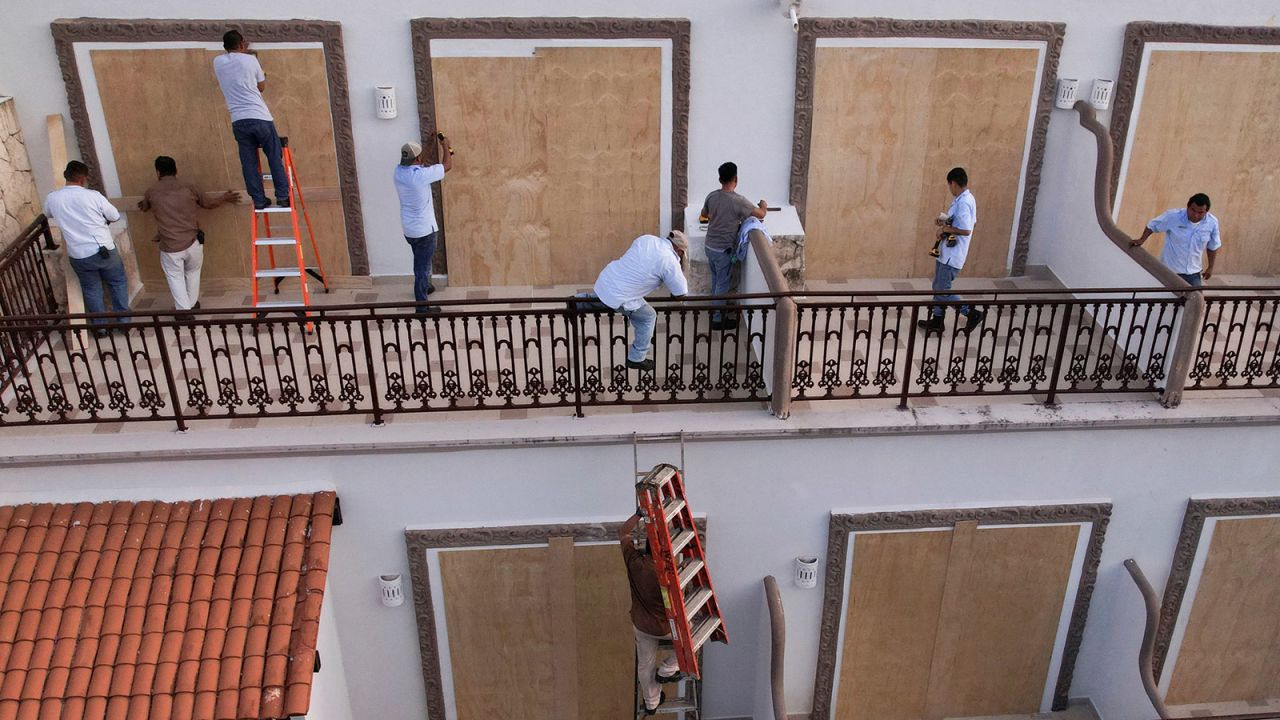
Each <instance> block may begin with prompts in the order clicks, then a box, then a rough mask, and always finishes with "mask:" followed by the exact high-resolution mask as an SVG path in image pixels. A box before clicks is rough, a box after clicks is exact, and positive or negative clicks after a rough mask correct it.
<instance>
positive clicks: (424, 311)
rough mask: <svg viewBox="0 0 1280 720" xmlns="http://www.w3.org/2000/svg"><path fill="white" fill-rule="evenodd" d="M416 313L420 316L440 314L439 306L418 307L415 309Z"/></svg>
mask: <svg viewBox="0 0 1280 720" xmlns="http://www.w3.org/2000/svg"><path fill="white" fill-rule="evenodd" d="M414 312H415V313H417V314H418V315H434V314H436V313H438V312H440V306H439V305H418V306H417V307H415V308H414Z"/></svg>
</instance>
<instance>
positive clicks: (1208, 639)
mask: <svg viewBox="0 0 1280 720" xmlns="http://www.w3.org/2000/svg"><path fill="white" fill-rule="evenodd" d="M1277 557H1280V518H1273V517H1270V518H1245V519H1220V520H1218V521H1217V523H1216V526H1215V528H1214V531H1213V538H1212V540H1210V542H1209V550H1208V555H1207V557H1206V558H1205V564H1204V571H1203V573H1202V574H1201V576H1200V583H1199V589H1198V590H1197V591H1196V597H1195V601H1194V603H1193V605H1192V608H1191V616H1190V618H1189V619H1188V622H1187V626H1186V632H1185V634H1184V636H1183V640H1182V646H1181V649H1180V650H1179V651H1178V657H1177V661H1176V664H1175V665H1174V673H1173V679H1172V682H1171V683H1170V685H1169V693H1168V696H1167V698H1166V700H1167V701H1168V702H1169V703H1170V704H1171V705H1184V704H1193V703H1211V702H1227V701H1246V702H1247V701H1255V700H1266V699H1272V698H1277V697H1280V574H1278V573H1276V571H1275V563H1276V558H1277Z"/></svg>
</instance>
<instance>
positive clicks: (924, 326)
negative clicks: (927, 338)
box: [916, 315, 946, 334]
mask: <svg viewBox="0 0 1280 720" xmlns="http://www.w3.org/2000/svg"><path fill="white" fill-rule="evenodd" d="M916 326H917V327H919V328H920V329H921V330H924V331H925V334H928V333H935V332H936V333H940V332H942V331H943V329H944V328H946V323H945V322H943V320H942V316H941V315H931V316H929V319H928V320H919V321H917V322H916Z"/></svg>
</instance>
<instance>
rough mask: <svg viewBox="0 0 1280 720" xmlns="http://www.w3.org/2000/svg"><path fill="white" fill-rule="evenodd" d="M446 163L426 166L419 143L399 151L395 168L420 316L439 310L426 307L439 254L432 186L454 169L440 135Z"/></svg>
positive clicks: (414, 291)
mask: <svg viewBox="0 0 1280 720" xmlns="http://www.w3.org/2000/svg"><path fill="white" fill-rule="evenodd" d="M437 137H438V138H439V141H440V147H441V153H440V157H441V158H442V160H443V162H442V163H439V164H435V165H427V164H426V163H427V158H426V151H425V150H423V149H422V145H421V144H419V143H416V142H407V143H405V144H404V145H403V146H402V147H401V148H400V165H398V166H397V167H396V171H395V178H394V179H395V183H396V194H397V195H399V196H400V225H401V228H402V229H403V230H404V239H405V240H407V241H409V247H410V248H412V249H413V299H414V300H417V301H418V312H420V313H424V312H437V311H439V308H438V307H432V306H429V305H427V304H426V300H427V295H428V294H430V293H431V291H432V290H434V289H435V288H434V287H432V285H431V258H432V256H433V255H435V252H436V237H437V236H438V235H439V234H440V226H439V224H437V223H436V210H435V205H434V203H433V202H432V200H431V184H432V183H437V182H440V181H441V180H443V179H444V174H445V173H447V172H449V170H450V169H452V168H453V148H452V147H450V145H449V141H448V139H446V138H445V136H444V133H439V134H438V136H437Z"/></svg>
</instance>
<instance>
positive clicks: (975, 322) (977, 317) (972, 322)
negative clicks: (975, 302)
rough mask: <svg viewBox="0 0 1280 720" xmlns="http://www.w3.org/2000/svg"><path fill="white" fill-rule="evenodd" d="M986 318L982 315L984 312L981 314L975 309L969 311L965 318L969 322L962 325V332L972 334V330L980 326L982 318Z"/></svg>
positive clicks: (984, 314)
mask: <svg viewBox="0 0 1280 720" xmlns="http://www.w3.org/2000/svg"><path fill="white" fill-rule="evenodd" d="M986 316H987V314H986V313H984V312H982V311H981V310H978V309H976V308H975V309H973V310H970V311H969V314H968V315H967V316H966V317H968V318H969V320H968V322H966V323H965V324H964V331H965V332H966V333H969V332H973V329H974V328H976V327H978V326H979V325H981V324H982V320H983V318H985V317H986Z"/></svg>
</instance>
